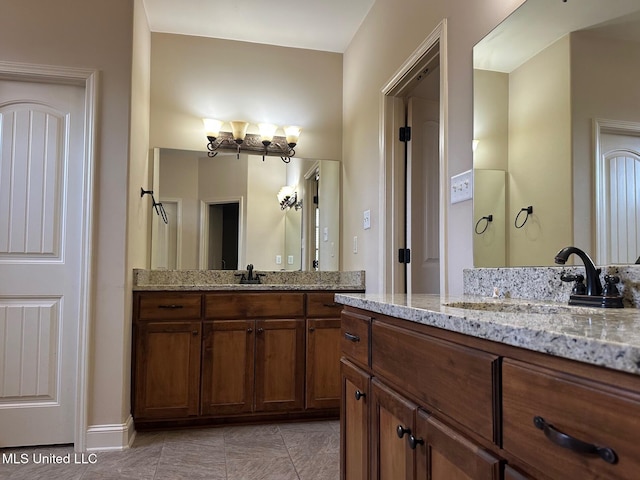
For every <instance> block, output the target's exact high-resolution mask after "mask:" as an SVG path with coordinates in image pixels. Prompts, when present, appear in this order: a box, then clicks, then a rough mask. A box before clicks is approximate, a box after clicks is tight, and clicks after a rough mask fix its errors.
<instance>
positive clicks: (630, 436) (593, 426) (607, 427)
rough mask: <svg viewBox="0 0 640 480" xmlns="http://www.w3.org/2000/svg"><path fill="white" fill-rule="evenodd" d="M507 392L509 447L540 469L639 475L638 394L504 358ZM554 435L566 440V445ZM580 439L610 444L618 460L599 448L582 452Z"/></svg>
mask: <svg viewBox="0 0 640 480" xmlns="http://www.w3.org/2000/svg"><path fill="white" fill-rule="evenodd" d="M502 395H503V396H502V398H503V423H504V426H503V434H504V437H503V440H504V443H503V446H504V449H505V450H507V451H509V452H511V453H512V454H514V455H516V456H517V457H519V458H520V459H522V460H524V461H525V462H526V463H528V464H529V465H531V466H533V467H534V468H535V469H537V470H538V471H540V472H544V473H545V474H547V475H549V476H550V477H551V478H563V479H564V478H581V479H582V478H584V479H586V478H611V479H613V478H621V479H627V478H628V479H632V478H633V479H636V478H638V472H639V471H640V396H638V395H637V394H632V393H630V392H628V391H626V390H621V389H617V388H614V387H610V386H604V385H600V384H597V383H596V382H593V381H590V380H586V379H582V378H579V377H576V376H573V375H569V374H563V373H559V372H554V371H552V370H547V369H543V368H539V367H532V366H529V365H525V364H522V363H520V362H517V361H515V360H505V361H504V365H503V390H502ZM534 418H535V419H537V422H536V423H537V424H538V426H536V425H535V424H534ZM540 419H543V420H544V422H545V423H546V425H547V427H546V428H545V427H544V425H543V424H542V422H541V421H540ZM541 427H542V428H543V429H544V430H541V429H540V428H541ZM554 440H555V441H556V442H563V443H564V444H565V447H564V448H563V447H561V446H559V445H558V444H556V443H554ZM577 440H579V441H580V442H585V443H584V444H583V445H582V447H586V446H587V445H586V444H588V445H594V446H597V447H599V448H607V449H611V451H612V452H614V453H613V454H611V452H608V453H609V454H610V455H611V456H615V459H616V460H615V463H613V464H612V463H608V462H607V461H605V460H603V459H602V458H601V457H600V456H599V455H598V454H596V453H577V452H576V451H574V450H575V448H576V445H577ZM606 453H607V452H605V453H603V455H605V456H606Z"/></svg>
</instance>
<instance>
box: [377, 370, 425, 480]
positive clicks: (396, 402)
mask: <svg viewBox="0 0 640 480" xmlns="http://www.w3.org/2000/svg"><path fill="white" fill-rule="evenodd" d="M371 389H372V400H373V404H372V405H373V412H372V418H371V421H372V427H371V428H372V432H371V433H372V437H373V438H372V443H371V472H372V478H373V480H413V479H414V478H415V472H414V470H415V450H412V449H411V448H409V438H410V436H411V435H412V434H413V433H414V430H415V411H416V408H417V407H416V405H415V404H414V403H413V402H410V401H409V400H407V399H405V398H404V397H402V396H400V395H399V394H398V393H396V392H394V391H393V390H391V389H390V388H388V387H386V386H385V385H384V384H382V383H381V382H380V381H379V380H378V379H376V378H374V379H373V380H372V381H371Z"/></svg>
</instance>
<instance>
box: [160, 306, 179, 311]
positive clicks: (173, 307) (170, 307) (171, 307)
mask: <svg viewBox="0 0 640 480" xmlns="http://www.w3.org/2000/svg"><path fill="white" fill-rule="evenodd" d="M158 308H168V309H170V310H175V309H176V308H183V306H182V305H158Z"/></svg>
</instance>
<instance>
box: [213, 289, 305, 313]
mask: <svg viewBox="0 0 640 480" xmlns="http://www.w3.org/2000/svg"><path fill="white" fill-rule="evenodd" d="M303 315H304V294H303V293H237V292H236V293H220V294H214V293H211V294H207V295H206V297H205V316H206V318H208V319H210V318H226V319H233V318H291V317H302V316H303Z"/></svg>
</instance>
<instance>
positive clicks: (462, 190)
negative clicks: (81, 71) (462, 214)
mask: <svg viewBox="0 0 640 480" xmlns="http://www.w3.org/2000/svg"><path fill="white" fill-rule="evenodd" d="M472 198H473V174H472V172H471V170H467V171H466V172H462V173H460V174H458V175H454V176H453V177H451V204H454V203H458V202H464V201H465V200H471V199H472Z"/></svg>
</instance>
